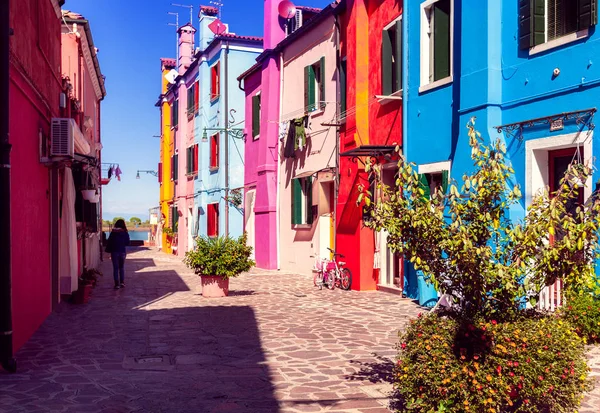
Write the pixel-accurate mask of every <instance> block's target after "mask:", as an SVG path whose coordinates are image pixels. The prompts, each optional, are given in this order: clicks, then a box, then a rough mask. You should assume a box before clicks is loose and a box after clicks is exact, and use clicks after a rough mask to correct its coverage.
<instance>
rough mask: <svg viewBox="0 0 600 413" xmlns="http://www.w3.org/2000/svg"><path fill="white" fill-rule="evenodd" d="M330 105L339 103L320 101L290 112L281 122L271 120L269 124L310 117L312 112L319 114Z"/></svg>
mask: <svg viewBox="0 0 600 413" xmlns="http://www.w3.org/2000/svg"><path fill="white" fill-rule="evenodd" d="M330 103H337V102H335V101H331V102H326V101H319V102H316V103H314V104H312V105H308V106H304V107H303V108H300V109H296V110H294V111H292V112H288V113H286V114H284V115H281V118H280V119H279V120H269V121H268V122H269V123H281V122H287V121H290V120H292V119H297V118H300V117H302V116H304V115H310V114H311V113H312V112H317V111H320V110H323V109H322V106H323V105H325V106H327V105H328V104H330ZM317 105H318V106H317Z"/></svg>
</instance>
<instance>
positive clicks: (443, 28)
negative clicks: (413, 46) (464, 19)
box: [421, 0, 454, 87]
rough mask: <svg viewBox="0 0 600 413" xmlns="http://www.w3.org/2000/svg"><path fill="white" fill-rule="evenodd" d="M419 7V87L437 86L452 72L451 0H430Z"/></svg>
mask: <svg viewBox="0 0 600 413" xmlns="http://www.w3.org/2000/svg"><path fill="white" fill-rule="evenodd" d="M421 10H422V17H421V87H423V86H426V85H431V84H433V85H434V86H436V85H439V84H440V83H435V82H439V81H442V80H445V79H447V78H450V76H451V75H452V39H453V36H454V35H453V32H452V18H453V0H430V1H428V2H425V3H423V5H421ZM450 79H451V78H450Z"/></svg>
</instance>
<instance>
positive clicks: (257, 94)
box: [250, 90, 262, 141]
mask: <svg viewBox="0 0 600 413" xmlns="http://www.w3.org/2000/svg"><path fill="white" fill-rule="evenodd" d="M260 92H262V90H259V91H258V92H256V93H255V94H254V96H260ZM251 99H252V98H251ZM260 103H261V105H260V110H259V113H258V115H259V116H258V135H256V136H252V141H257V140H258V139H259V138H260V115H261V114H262V100H261V102H260ZM252 109H254V107H252ZM252 119H254V113H253V114H252ZM252 126H254V125H252ZM253 132H254V131H252V127H251V128H250V134H253Z"/></svg>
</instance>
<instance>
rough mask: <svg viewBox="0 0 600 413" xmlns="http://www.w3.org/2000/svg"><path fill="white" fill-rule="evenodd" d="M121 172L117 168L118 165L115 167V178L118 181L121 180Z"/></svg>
mask: <svg viewBox="0 0 600 413" xmlns="http://www.w3.org/2000/svg"><path fill="white" fill-rule="evenodd" d="M122 173H123V172H121V168H119V165H117V169H115V176H116V177H117V179H118V180H119V181H120V180H121V174H122Z"/></svg>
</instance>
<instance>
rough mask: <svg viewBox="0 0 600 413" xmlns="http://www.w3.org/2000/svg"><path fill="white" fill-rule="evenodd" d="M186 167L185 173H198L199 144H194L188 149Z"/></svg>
mask: <svg viewBox="0 0 600 413" xmlns="http://www.w3.org/2000/svg"><path fill="white" fill-rule="evenodd" d="M185 157H186V168H185V173H186V174H187V175H197V174H198V145H197V144H196V145H192V146H190V147H188V148H187V149H186V153H185Z"/></svg>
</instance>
